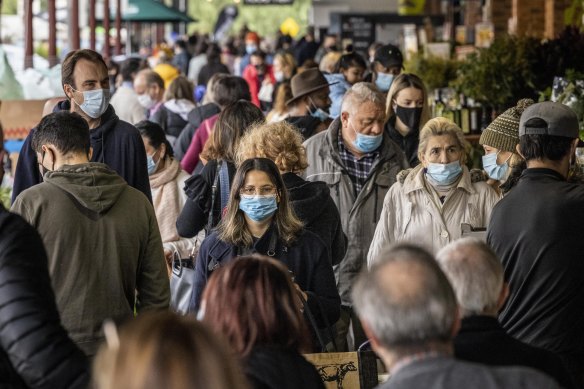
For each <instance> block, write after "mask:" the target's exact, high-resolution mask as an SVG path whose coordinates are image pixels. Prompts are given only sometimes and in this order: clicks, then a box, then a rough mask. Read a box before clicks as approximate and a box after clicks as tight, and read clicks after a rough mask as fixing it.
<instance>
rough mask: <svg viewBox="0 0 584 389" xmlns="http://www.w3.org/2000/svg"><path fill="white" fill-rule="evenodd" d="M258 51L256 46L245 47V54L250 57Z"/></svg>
mask: <svg viewBox="0 0 584 389" xmlns="http://www.w3.org/2000/svg"><path fill="white" fill-rule="evenodd" d="M257 50H258V47H257V46H256V45H245V52H246V53H247V54H249V55H251V54H253V53H255V52H256V51H257Z"/></svg>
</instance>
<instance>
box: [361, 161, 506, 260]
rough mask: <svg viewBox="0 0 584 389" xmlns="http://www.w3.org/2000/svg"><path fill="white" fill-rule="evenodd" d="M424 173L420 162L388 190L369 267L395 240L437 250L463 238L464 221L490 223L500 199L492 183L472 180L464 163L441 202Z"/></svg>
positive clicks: (373, 243) (370, 251)
mask: <svg viewBox="0 0 584 389" xmlns="http://www.w3.org/2000/svg"><path fill="white" fill-rule="evenodd" d="M424 174H425V173H424V169H423V167H422V165H418V166H417V167H416V168H414V169H413V170H412V171H411V172H410V173H409V174H408V176H407V177H406V178H405V180H404V182H403V183H400V182H397V183H396V184H395V185H393V186H392V187H391V188H390V189H389V191H388V192H387V195H386V196H385V199H384V200H383V210H382V211H381V217H380V218H379V223H377V228H376V230H375V235H374V237H373V241H372V242H371V247H370V248H369V254H368V256H367V263H368V265H369V267H370V266H371V265H372V263H373V261H374V258H376V257H377V256H378V254H380V253H381V252H382V251H383V249H384V248H386V247H387V246H389V245H390V244H392V243H397V242H411V243H415V244H417V245H421V246H422V247H424V248H426V249H427V250H429V251H430V252H432V253H434V254H435V253H436V252H437V251H438V250H440V249H441V248H442V247H444V246H446V245H447V244H448V243H450V242H452V241H453V240H456V239H458V238H460V235H461V223H469V224H471V225H472V226H473V227H487V225H488V223H489V219H490V217H491V211H492V209H493V206H494V205H495V203H496V202H497V201H498V200H499V196H498V195H497V193H496V192H495V191H494V190H493V189H492V188H491V187H490V186H489V185H487V184H486V183H485V182H476V183H472V182H471V178H470V173H469V172H468V169H467V168H466V167H463V173H462V178H461V180H460V182H459V183H458V186H457V187H456V189H455V191H454V192H453V193H451V194H450V195H449V196H448V197H447V198H446V201H445V202H444V204H441V203H440V200H439V199H438V196H437V195H436V194H435V193H434V191H433V190H432V189H430V184H429V183H428V182H427V181H426V179H425V178H424Z"/></svg>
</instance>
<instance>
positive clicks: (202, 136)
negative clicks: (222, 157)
mask: <svg viewBox="0 0 584 389" xmlns="http://www.w3.org/2000/svg"><path fill="white" fill-rule="evenodd" d="M218 118H219V114H216V115H213V116H211V117H210V118H208V119H205V120H203V122H202V123H201V125H200V126H199V128H197V131H195V136H193V139H192V140H191V144H190V145H189V148H188V150H187V152H186V153H185V156H184V157H183V159H182V161H181V162H180V166H181V167H182V168H183V170H184V171H186V172H187V173H189V174H193V171H194V170H195V167H197V164H198V163H199V155H200V154H201V152H202V151H203V148H204V147H205V143H207V139H209V136H211V134H212V133H213V127H214V126H215V122H217V119H218Z"/></svg>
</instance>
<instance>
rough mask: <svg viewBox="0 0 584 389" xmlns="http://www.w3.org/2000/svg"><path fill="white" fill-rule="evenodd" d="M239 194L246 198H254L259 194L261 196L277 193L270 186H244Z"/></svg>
mask: <svg viewBox="0 0 584 389" xmlns="http://www.w3.org/2000/svg"><path fill="white" fill-rule="evenodd" d="M239 193H240V194H242V195H246V196H253V195H255V194H259V195H260V196H265V195H270V194H274V193H276V188H275V187H273V186H270V185H265V186H261V187H259V188H256V187H255V186H251V185H250V186H244V187H243V188H241V189H240V190H239Z"/></svg>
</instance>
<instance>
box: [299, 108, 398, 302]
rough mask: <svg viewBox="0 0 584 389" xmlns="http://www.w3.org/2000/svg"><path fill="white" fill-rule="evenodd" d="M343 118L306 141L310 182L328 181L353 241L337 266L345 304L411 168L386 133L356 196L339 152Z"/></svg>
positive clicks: (347, 232) (345, 227)
mask: <svg viewBox="0 0 584 389" xmlns="http://www.w3.org/2000/svg"><path fill="white" fill-rule="evenodd" d="M340 131H341V121H340V120H339V119H335V120H334V121H333V122H332V123H331V125H330V127H329V129H328V130H327V131H324V132H321V133H319V134H317V135H315V136H313V137H311V138H309V139H308V140H307V141H306V142H304V146H305V147H306V156H307V157H308V168H307V169H306V172H305V173H304V174H305V177H306V179H307V180H309V181H324V182H326V183H327V184H328V186H329V188H330V193H331V197H332V199H333V201H334V202H335V204H336V205H337V208H338V209H339V213H340V214H341V222H342V225H343V230H344V231H345V234H346V235H347V239H348V240H349V243H348V247H347V253H346V254H345V257H344V258H343V260H342V261H341V263H340V264H339V265H338V267H337V268H336V269H335V276H336V279H337V286H338V288H339V294H340V295H341V301H342V304H343V305H352V304H351V287H352V285H353V280H354V278H355V277H356V276H357V274H359V272H360V271H361V269H362V267H363V266H364V265H365V264H366V262H367V251H368V250H369V246H370V244H371V240H372V239H373V235H374V234H375V227H376V225H377V221H378V220H379V215H380V213H381V209H382V208H383V199H384V198H385V194H386V193H387V191H388V190H389V188H390V187H391V186H392V185H393V184H394V183H395V181H396V176H397V174H398V173H399V172H400V171H401V170H403V169H407V168H408V167H409V165H408V162H407V160H406V157H405V155H404V153H403V152H402V151H401V150H400V148H399V147H398V146H397V145H396V144H395V143H394V142H393V141H392V140H391V139H389V136H388V135H387V134H386V133H385V132H384V133H383V143H382V144H381V146H380V149H379V150H380V155H379V158H378V159H377V161H376V162H375V163H374V165H373V167H372V168H371V172H370V174H369V177H368V178H367V181H366V183H365V185H364V186H363V189H362V190H361V192H360V193H359V194H358V195H355V191H354V190H353V183H352V181H351V178H350V177H349V175H348V173H347V171H346V169H345V166H344V164H343V161H342V160H341V157H340V154H339V145H338V139H339V136H340Z"/></svg>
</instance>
